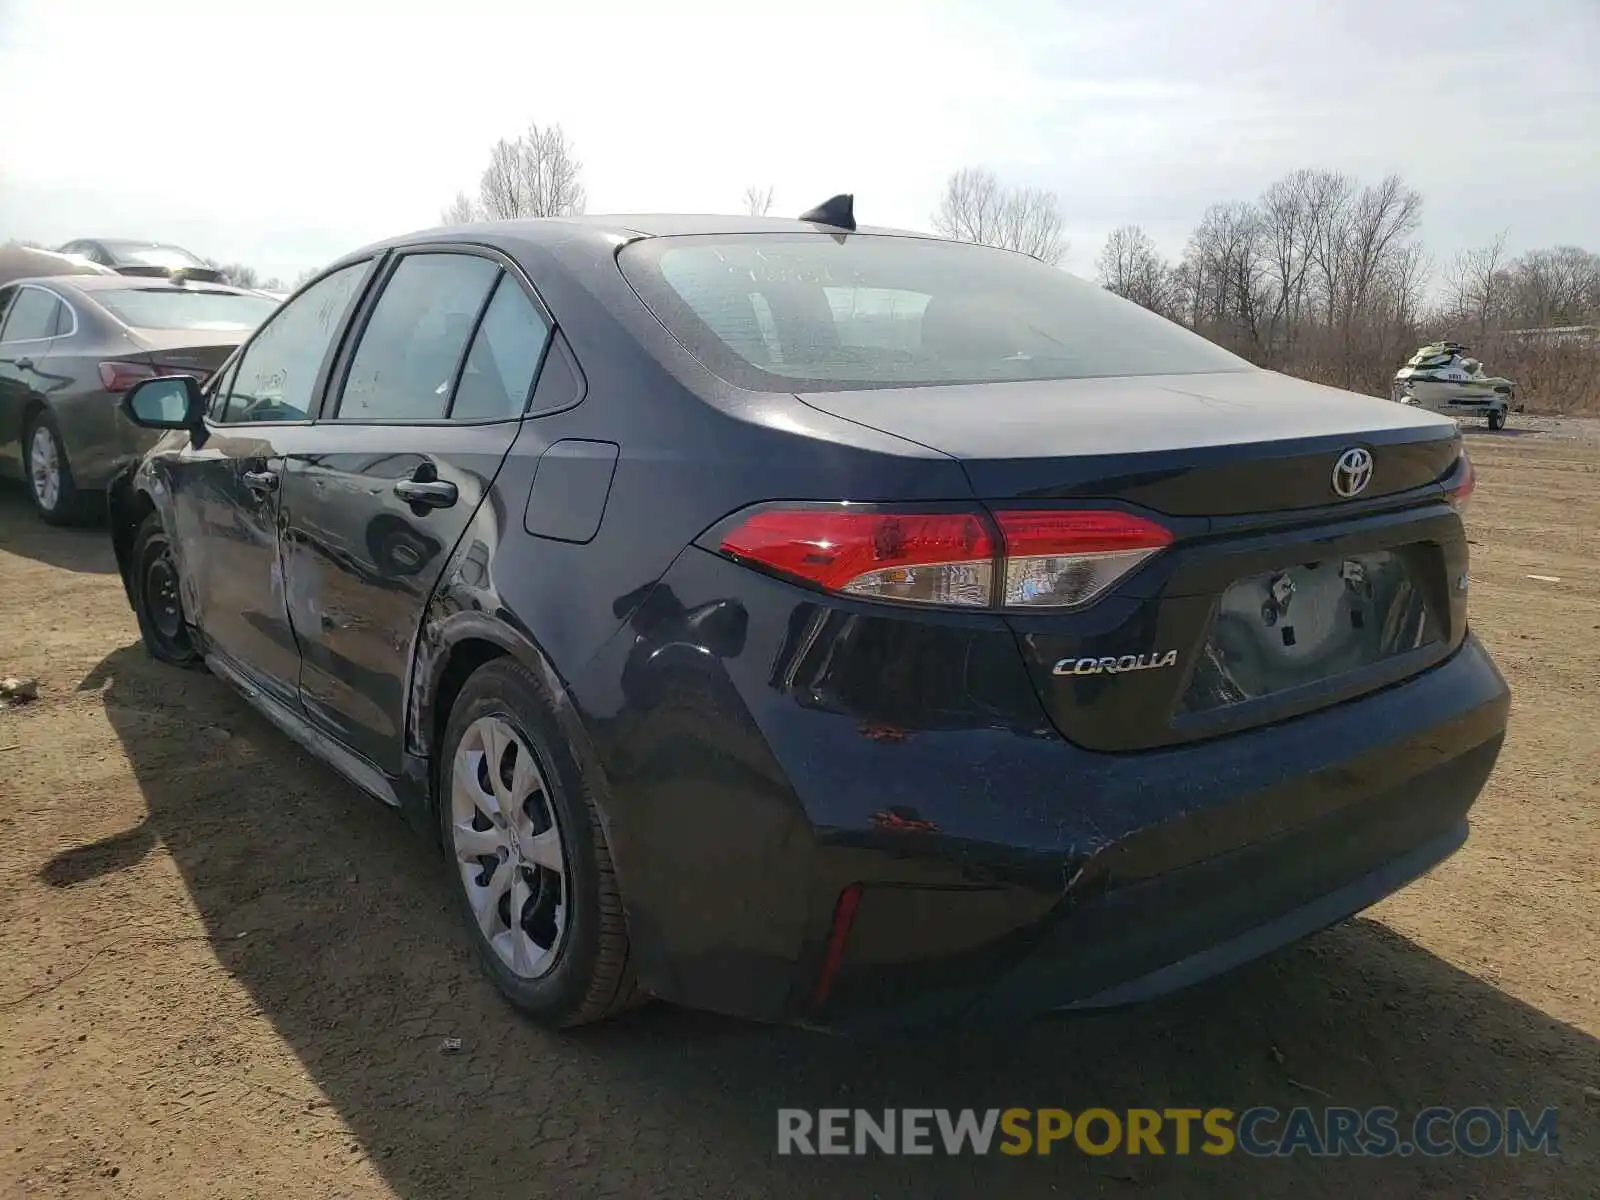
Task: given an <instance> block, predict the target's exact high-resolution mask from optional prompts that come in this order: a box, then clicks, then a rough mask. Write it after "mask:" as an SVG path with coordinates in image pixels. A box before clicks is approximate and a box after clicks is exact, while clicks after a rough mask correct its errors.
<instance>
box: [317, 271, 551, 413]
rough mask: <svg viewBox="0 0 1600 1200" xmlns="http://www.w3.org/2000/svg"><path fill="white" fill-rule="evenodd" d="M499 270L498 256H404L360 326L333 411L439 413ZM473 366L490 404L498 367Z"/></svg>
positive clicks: (491, 364) (446, 407)
mask: <svg viewBox="0 0 1600 1200" xmlns="http://www.w3.org/2000/svg"><path fill="white" fill-rule="evenodd" d="M499 276H500V267H499V265H498V264H497V263H494V262H491V261H490V260H489V259H486V258H481V257H479V256H478V255H475V254H448V253H419V254H408V255H406V256H405V257H404V258H402V259H401V260H400V262H399V264H398V265H397V266H396V267H395V269H394V272H393V273H392V274H391V275H390V276H389V280H388V282H387V283H386V284H385V285H384V288H383V294H382V295H381V296H379V297H378V303H377V304H376V306H374V308H373V310H372V315H371V317H370V318H368V320H367V325H366V328H365V329H364V330H363V331H362V333H361V341H360V342H359V343H358V344H357V346H356V351H355V354H354V355H353V356H352V357H351V360H350V369H349V371H348V373H347V374H346V376H345V383H344V389H343V392H342V394H341V395H340V398H339V406H338V410H337V412H336V413H335V418H336V419H337V420H340V421H430V420H432V421H437V420H442V419H443V418H444V417H445V415H446V414H447V413H448V411H449V408H450V397H451V394H452V392H453V390H454V388H455V383H456V379H457V377H458V376H459V375H460V373H461V368H462V360H463V359H464V358H465V356H466V350H467V344H468V342H469V341H470V340H471V339H472V337H473V333H474V330H475V329H476V328H477V326H478V322H479V317H480V316H481V315H482V314H483V312H484V305H485V304H486V303H487V302H488V300H489V295H490V292H491V290H492V289H493V288H494V287H495V284H496V282H497V280H498V279H499ZM486 372H492V374H485V373H486ZM478 373H479V374H483V375H484V378H483V379H482V380H481V386H480V387H479V391H480V393H481V396H482V398H481V399H480V401H479V403H482V404H492V403H494V402H495V401H494V400H493V389H494V388H496V387H503V385H501V384H497V383H493V380H494V379H495V378H497V377H498V374H499V371H498V367H497V365H496V364H495V362H493V361H489V360H483V361H482V365H481V368H480V370H479V372H478ZM530 382H531V381H530ZM524 396H526V393H524ZM519 411H520V409H519Z"/></svg>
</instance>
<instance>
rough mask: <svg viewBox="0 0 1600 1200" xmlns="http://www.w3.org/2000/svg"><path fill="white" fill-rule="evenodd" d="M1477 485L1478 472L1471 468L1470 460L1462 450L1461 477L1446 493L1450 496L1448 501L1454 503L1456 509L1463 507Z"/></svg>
mask: <svg viewBox="0 0 1600 1200" xmlns="http://www.w3.org/2000/svg"><path fill="white" fill-rule="evenodd" d="M1477 486H1478V472H1477V471H1476V470H1474V469H1473V466H1472V460H1471V459H1470V458H1468V457H1467V455H1466V452H1465V451H1463V452H1462V454H1461V478H1460V480H1459V481H1458V482H1457V483H1456V486H1455V487H1453V488H1451V489H1450V490H1449V491H1448V492H1447V493H1446V495H1448V496H1449V497H1450V503H1451V504H1454V505H1455V506H1456V507H1457V508H1458V509H1460V508H1465V507H1466V503H1467V500H1468V499H1469V498H1470V497H1471V495H1472V493H1473V490H1474V489H1475V488H1476V487H1477Z"/></svg>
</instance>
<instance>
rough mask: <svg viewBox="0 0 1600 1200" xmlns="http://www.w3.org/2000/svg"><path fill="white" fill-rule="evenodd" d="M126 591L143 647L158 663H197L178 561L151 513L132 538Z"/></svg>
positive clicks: (184, 665) (170, 543)
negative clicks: (180, 581) (180, 587)
mask: <svg viewBox="0 0 1600 1200" xmlns="http://www.w3.org/2000/svg"><path fill="white" fill-rule="evenodd" d="M128 570H129V577H128V582H129V589H128V590H129V591H130V592H131V593H132V595H133V611H134V615H135V616H136V617H138V619H139V634H140V636H141V637H142V638H143V639H144V648H145V649H146V650H147V651H149V652H150V657H151V658H154V659H156V660H157V661H158V662H164V663H172V664H173V665H174V666H179V667H192V666H198V665H199V663H200V661H201V659H200V653H199V651H198V650H196V649H195V646H194V642H193V640H192V639H191V638H190V636H189V622H188V618H187V617H185V616H184V613H183V594H182V592H181V591H180V590H179V587H178V562H177V559H176V558H175V557H174V556H173V553H172V540H171V539H170V538H169V537H168V536H167V531H166V530H165V529H164V528H163V527H162V525H161V518H160V516H158V515H157V514H155V513H151V514H150V515H149V516H147V517H145V519H144V521H143V522H142V523H141V524H140V526H139V531H138V533H136V534H135V535H134V538H133V554H132V556H131V558H130V565H129V568H128Z"/></svg>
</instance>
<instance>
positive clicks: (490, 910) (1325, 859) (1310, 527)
mask: <svg viewBox="0 0 1600 1200" xmlns="http://www.w3.org/2000/svg"><path fill="white" fill-rule="evenodd" d="M124 405H125V410H126V411H127V413H128V414H129V416H130V417H131V418H133V419H134V420H136V421H138V422H139V423H141V424H143V425H145V426H147V427H152V428H159V429H165V430H168V431H169V432H168V433H167V434H166V435H165V436H164V437H163V438H162V440H161V441H160V442H159V443H158V444H157V445H156V447H155V448H154V449H153V450H151V451H150V452H149V453H148V454H147V455H146V456H145V457H144V458H143V460H142V461H141V462H139V463H138V464H137V465H136V466H135V467H134V468H132V469H130V470H129V471H128V472H126V473H125V474H124V475H123V476H121V477H120V478H119V479H118V480H117V482H116V485H115V486H114V487H113V489H112V491H111V495H110V507H111V520H112V531H113V537H114V539H115V544H116V550H117V557H118V561H119V563H120V565H121V569H122V576H123V579H124V581H125V583H126V586H127V591H128V596H129V599H130V601H131V603H132V606H133V608H134V610H135V612H136V613H137V615H138V619H139V624H140V628H141V630H142V632H143V635H144V639H145V643H146V645H147V646H148V648H149V650H150V652H151V653H152V654H153V655H155V656H156V657H157V658H158V659H161V660H163V661H165V662H169V663H173V664H179V665H191V664H204V666H206V667H208V668H210V669H211V670H212V671H214V672H216V673H217V674H219V675H221V676H222V677H223V678H224V679H226V680H228V681H229V682H231V683H232V684H233V685H235V686H236V687H237V688H238V689H239V691H240V692H242V693H243V694H244V695H245V696H246V697H248V698H249V700H250V701H251V702H253V703H254V704H255V705H256V706H257V707H259V708H260V709H261V711H262V712H263V713H265V714H266V715H267V716H268V717H269V718H270V719H271V720H272V721H273V722H275V723H276V724H277V725H278V726H279V727H281V728H282V729H283V731H284V732H285V733H286V734H287V735H289V736H290V737H292V738H295V739H297V740H298V741H300V742H301V743H303V744H304V745H305V746H307V747H309V748H311V750H312V751H314V752H315V753H316V754H318V755H320V756H321V757H322V758H324V759H326V760H327V761H328V762H329V763H331V764H332V765H333V766H335V767H336V768H338V769H339V770H340V771H342V772H343V773H344V774H345V775H347V776H348V777H349V778H350V779H351V780H352V781H353V782H354V783H356V784H357V785H359V786H360V787H362V788H364V789H366V790H367V791H369V792H371V793H372V794H373V795H375V796H377V797H378V798H380V799H381V800H383V801H385V802H387V803H388V804H391V805H394V806H395V807H397V808H398V809H400V810H401V811H403V812H404V813H405V814H406V815H407V816H408V818H409V819H410V820H411V821H412V822H413V823H414V824H415V825H416V826H417V827H418V829H419V830H420V831H422V832H423V833H425V834H426V835H427V836H429V837H432V838H437V839H438V841H439V842H440V844H441V845H442V848H443V851H444V855H445V857H446V858H447V859H448V862H449V869H450V875H451V879H452V882H453V886H454V888H455V890H456V892H457V893H458V895H459V899H460V908H461V912H462V915H463V917H464V918H465V920H466V923H467V930H468V936H470V937H471V938H472V940H473V941H474V943H475V944H476V946H477V949H478V951H479V953H480V955H481V957H482V960H483V963H484V965H485V967H486V969H487V971H488V973H489V975H490V976H491V977H492V978H493V980H494V982H495V984H496V985H497V986H498V987H499V988H500V990H501V991H502V992H504V994H505V995H506V997H507V998H508V999H509V1000H510V1001H511V1002H512V1003H513V1004H514V1005H515V1006H517V1007H518V1008H520V1009H522V1010H524V1011H526V1012H528V1013H531V1014H532V1015H534V1016H535V1017H537V1018H539V1019H540V1020H542V1021H545V1022H548V1023H550V1024H552V1025H575V1024H579V1023H582V1022H587V1021H593V1020H596V1019H598V1018H603V1017H605V1016H607V1015H609V1014H612V1013H615V1012H617V1011H618V1010H620V1009H621V1008H623V1007H625V1006H627V1005H629V1004H630V1003H633V1002H635V1001H636V1000H638V999H640V998H642V997H646V996H659V997H664V998H666V999H669V1000H672V1001H675V1002H678V1003H681V1004H686V1005H693V1006H699V1007H704V1008H708V1009H715V1010H720V1011H722V1012H727V1013H735V1014H741V1015H744V1016H749V1017H755V1018H759V1019H763V1020H772V1021H797V1022H803V1023H807V1024H812V1025H817V1026H825V1027H831V1028H836V1029H841V1030H849V1029H871V1028H880V1027H884V1026H888V1025H893V1024H897V1023H905V1022H921V1021H926V1020H929V1019H946V1020H948V1019H956V1018H969V1017H970V1018H983V1017H989V1018H993V1017H1004V1016H1015V1015H1023V1014H1028V1013H1036V1012H1042V1011H1047V1010H1055V1009H1064V1008H1092V1007H1101V1006H1106V1005H1113V1004H1121V1003H1124V1002H1127V1001H1133V1000H1138V999H1141V998H1144V997H1148V996H1152V995H1156V994H1159V993H1162V992H1165V991H1169V990H1171V989H1174V988H1177V987H1180V986H1183V985H1185V984H1188V983H1190V982H1193V981H1195V980H1198V979H1201V978H1203V977H1206V976H1208V975H1212V974H1215V973H1217V972H1219V971H1222V970H1224V969H1226V968H1228V967H1230V966H1232V965H1234V964H1237V963H1239V962H1242V961H1244V960H1246V959H1249V958H1251V957H1254V956H1256V955H1259V954H1261V953H1263V952H1265V951H1267V950H1270V949H1272V948H1274V947H1276V946H1279V945H1282V944H1284V943H1286V942H1289V941H1291V940H1293V939H1295V938H1298V937H1301V936H1303V935H1305V934H1307V933H1310V932H1312V931H1314V930H1316V929H1319V928H1322V927H1324V926H1327V925H1329V924H1332V923H1334V922H1337V921H1339V920H1341V919H1343V918H1345V917H1347V916H1349V915H1350V914H1352V913H1355V912H1358V911H1360V910H1361V909H1363V908H1365V907H1367V906H1368V905H1370V904H1372V903H1373V902H1374V901H1376V900H1378V899H1379V898H1380V897H1382V896H1385V895H1387V894H1389V893H1390V892H1393V891H1394V890H1395V889H1397V888H1399V887H1401V886H1403V885H1404V884H1405V883H1407V882H1408V881H1409V880H1411V879H1413V878H1415V877H1416V876H1418V875H1419V874H1421V873H1422V872H1424V871H1426V870H1428V869H1429V868H1430V867H1432V866H1433V865H1434V864H1436V863H1438V862H1439V861H1441V860H1442V859H1444V858H1445V857H1446V856H1448V855H1449V854H1450V853H1451V852H1452V851H1454V850H1455V849H1456V848H1457V847H1459V846H1460V845H1461V844H1462V842H1463V840H1464V839H1465V837H1466V835H1467V812H1468V809H1469V808H1470V807H1471V805H1472V803H1473V801H1474V799H1475V798H1476V797H1477V795H1478V792H1479V790H1480V789H1481V788H1482V787H1483V785H1484V782H1485V780H1486V779H1487V777H1488V776H1489V773H1490V771H1491V769H1492V767H1493V765H1494V762H1495V758H1496V756H1497V754H1498V752H1499V749H1500V745H1501V741H1502V738H1503V736H1504V732H1505V726H1506V718H1507V709H1508V694H1507V689H1506V686H1505V683H1504V682H1503V680H1502V679H1501V677H1500V675H1499V673H1498V672H1497V671H1496V669H1495V667H1494V665H1493V664H1492V663H1491V661H1490V659H1489V657H1488V656H1487V655H1486V654H1485V653H1484V651H1483V649H1482V648H1481V647H1480V646H1479V644H1478V643H1477V642H1476V641H1475V640H1474V638H1473V637H1472V635H1471V634H1470V633H1469V632H1468V629H1467V590H1468V573H1467V541H1466V537H1465V535H1464V533H1463V528H1462V522H1461V516H1460V512H1459V509H1460V506H1461V503H1462V502H1463V501H1464V500H1465V499H1466V497H1467V494H1468V493H1469V492H1470V491H1471V488H1472V480H1473V477H1472V468H1471V465H1470V464H1469V462H1468V460H1467V457H1466V455H1465V454H1464V452H1463V449H1462V443H1461V438H1460V435H1459V433H1458V431H1457V428H1456V426H1455V424H1454V423H1453V422H1451V421H1448V420H1445V419H1442V418H1439V417H1437V416H1433V415H1430V414H1428V413H1424V412H1420V411H1418V410H1417V409H1416V408H1414V407H1408V406H1402V405H1399V404H1392V403H1389V402H1388V401H1384V400H1378V399H1372V398H1368V397H1364V396H1356V395H1351V394H1348V393H1344V392H1339V391H1335V390H1332V389H1329V388H1324V387H1319V386H1315V385H1312V384H1308V383H1303V382H1299V381H1296V380H1293V379H1289V378H1286V377H1284V376H1282V375H1277V374H1274V373H1272V372H1269V371H1263V370H1258V369H1256V368H1254V367H1252V366H1250V365H1249V364H1247V363H1245V362H1243V361H1241V360H1240V359H1238V358H1236V357H1234V356H1233V355H1231V354H1229V353H1226V352H1225V351H1223V350H1221V349H1219V348H1218V347H1216V346H1215V345H1212V344H1211V343H1209V342H1207V341H1205V340H1204V339H1202V338H1200V337H1198V336H1196V335H1194V334H1191V333H1189V332H1187V331H1186V330H1184V329H1182V328H1179V327H1178V326H1176V325H1173V324H1171V323H1169V322H1167V321H1165V320H1163V319H1161V318H1160V317H1157V316H1154V315H1152V314H1150V313H1148V312H1146V311H1144V310H1142V309H1140V308H1138V307H1136V306H1134V305H1132V304H1130V303H1127V302H1125V301H1123V300H1121V299H1118V298H1117V297H1115V296H1113V295H1111V294H1109V293H1107V292H1104V291H1102V290H1101V289H1099V288H1097V287H1094V286H1092V285H1089V284H1086V283H1083V282H1081V281H1078V280H1076V279H1074V278H1072V277H1071V276H1068V275H1066V274H1064V273H1062V272H1060V271H1058V270H1055V269H1053V268H1050V267H1046V266H1043V265H1041V264H1039V263H1037V262H1034V261H1032V260H1030V259H1027V258H1024V257H1021V256H1019V255H1015V254H1010V253H1006V252H1003V251H999V250H992V249H987V248H983V247H978V246H970V245H960V244H955V243H952V242H947V241H940V240H934V239H931V238H927V237H923V236H919V235H914V234H901V233H895V232H892V231H887V230H868V229H858V228H857V227H856V225H855V222H854V218H853V216H852V214H851V206H850V203H849V200H848V198H847V197H840V198H837V199H836V201H833V202H830V203H829V204H827V205H824V206H823V207H822V208H821V209H817V210H813V211H812V212H811V213H808V214H807V215H806V217H804V218H802V219H800V220H797V221H786V220H767V219H739V218H725V217H640V218H625V217H616V218H587V219H577V220H540V221H512V222H503V223H495V224H483V225H474V226H465V227H458V228H449V229H435V230H430V231H427V232H424V233H418V234H413V235H410V236H407V237H402V238H396V239H394V240H393V241H389V242H385V243H383V244H380V245H376V246H372V247H369V248H367V249H365V250H361V251H358V252H356V253H354V254H351V255H349V256H348V257H347V258H345V259H343V260H341V261H339V262H337V263H335V264H333V265H332V266H330V267H329V268H328V269H327V270H325V271H324V272H323V273H322V274H321V275H320V277H318V278H316V279H314V280H313V281H311V282H309V283H307V284H306V285H304V286H303V287H301V288H300V289H299V291H298V292H297V293H296V294H295V295H294V296H292V297H291V298H290V299H289V300H288V301H286V302H285V303H284V305H283V306H282V307H281V308H280V309H279V310H278V311H277V312H276V313H275V314H274V315H273V316H272V317H271V318H270V319H269V320H268V321H267V322H266V323H265V324H264V325H263V326H262V327H261V328H260V329H259V330H257V331H256V332H255V333H254V334H253V336H251V338H250V339H249V340H248V341H247V342H245V343H244V345H243V346H242V347H241V348H240V349H239V350H238V351H237V352H235V353H234V354H233V356H232V357H231V358H229V359H228V361H227V362H226V363H225V364H224V365H223V366H222V367H221V368H220V369H219V370H218V371H217V372H216V373H215V374H214V375H213V376H212V377H211V378H210V379H209V380H207V381H206V382H205V383H204V384H201V383H199V382H197V381H196V380H195V379H193V378H190V377H182V378H170V379H154V380H149V381H146V382H144V383H140V384H138V385H137V386H135V387H134V388H133V389H132V390H131V391H130V392H129V393H128V394H127V396H126V398H125V400H124Z"/></svg>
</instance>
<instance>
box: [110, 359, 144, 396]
mask: <svg viewBox="0 0 1600 1200" xmlns="http://www.w3.org/2000/svg"><path fill="white" fill-rule="evenodd" d="M155 375H156V369H155V368H154V367H152V366H147V365H146V364H144V363H129V362H103V363H101V364H100V384H101V386H102V387H104V388H105V389H106V391H108V392H125V391H127V390H128V389H129V388H131V387H132V386H133V385H134V384H136V383H138V382H139V381H140V380H141V379H154V378H155Z"/></svg>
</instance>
